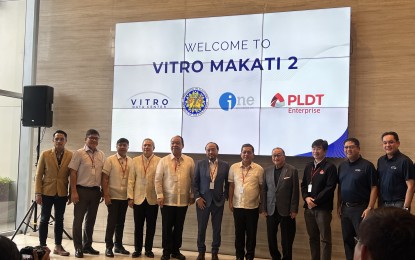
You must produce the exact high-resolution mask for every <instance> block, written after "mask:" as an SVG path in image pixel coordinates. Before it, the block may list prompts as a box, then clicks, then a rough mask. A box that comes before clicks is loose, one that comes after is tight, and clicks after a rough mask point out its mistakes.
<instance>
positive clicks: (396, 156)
mask: <svg viewBox="0 0 415 260" xmlns="http://www.w3.org/2000/svg"><path fill="white" fill-rule="evenodd" d="M382 142H383V150H385V152H386V154H385V155H383V156H381V157H380V158H379V159H378V174H379V191H380V199H381V204H382V205H383V206H385V207H398V208H403V209H405V210H409V208H410V206H411V203H412V198H413V196H414V189H415V186H414V178H415V173H414V165H413V162H412V160H411V159H409V157H408V156H406V155H404V154H403V153H401V152H400V151H399V145H400V142H399V137H398V134H397V133H395V132H386V133H383V134H382Z"/></svg>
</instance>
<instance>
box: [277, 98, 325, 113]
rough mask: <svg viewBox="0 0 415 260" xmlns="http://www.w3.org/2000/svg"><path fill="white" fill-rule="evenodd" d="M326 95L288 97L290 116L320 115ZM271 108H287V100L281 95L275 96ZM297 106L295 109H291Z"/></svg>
mask: <svg viewBox="0 0 415 260" xmlns="http://www.w3.org/2000/svg"><path fill="white" fill-rule="evenodd" d="M323 97H324V94H305V95H298V94H297V95H292V94H290V95H287V106H288V111H287V112H288V113H289V114H320V113H321V109H320V108H317V107H320V106H322V103H323ZM270 105H271V107H274V108H279V107H285V99H284V97H283V96H282V95H281V94H280V93H277V94H275V95H274V96H273V97H272V99H271V104H270ZM290 106H295V107H290Z"/></svg>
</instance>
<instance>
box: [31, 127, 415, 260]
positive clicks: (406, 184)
mask: <svg viewBox="0 0 415 260" xmlns="http://www.w3.org/2000/svg"><path fill="white" fill-rule="evenodd" d="M99 138H100V136H99V133H98V131H96V130H94V129H90V130H88V131H87V133H86V136H85V145H84V147H83V148H81V149H79V150H77V151H75V152H73V153H72V152H70V151H69V150H67V149H66V148H65V144H66V142H67V134H66V133H65V132H64V131H61V130H58V131H56V132H55V133H54V134H53V143H54V147H53V148H52V149H51V150H47V151H44V152H43V153H42V154H41V156H40V159H39V164H38V168H37V173H36V190H35V193H36V202H37V203H38V204H41V205H42V213H41V221H40V228H39V241H40V244H41V245H42V246H46V238H47V226H48V222H49V218H50V215H51V208H52V206H54V208H55V248H54V250H53V253H54V254H58V255H61V256H67V255H69V252H67V251H66V250H65V249H64V248H63V247H62V245H61V242H62V232H63V215H64V212H65V206H66V203H68V204H69V203H74V220H73V243H74V247H75V257H77V258H82V257H83V255H84V254H93V255H97V254H99V252H98V251H97V250H95V249H94V248H93V247H92V241H93V240H92V236H93V229H94V225H95V219H96V215H97V211H98V206H99V203H100V202H102V201H105V205H106V206H107V208H108V218H107V228H106V234H105V243H106V250H105V255H106V256H107V257H114V252H115V253H120V254H124V255H129V254H130V252H129V251H127V250H126V249H125V248H124V246H123V242H122V241H123V230H124V222H125V215H126V211H127V208H128V207H131V208H133V212H134V223H135V230H134V252H133V253H132V257H133V258H136V257H140V256H141V254H142V248H143V244H144V249H145V252H144V254H145V256H146V257H149V258H154V253H153V252H152V248H153V239H154V234H155V229H156V222H157V215H158V209H159V208H160V211H161V216H162V248H163V254H162V256H161V259H162V260H168V259H170V258H176V259H179V260H185V259H186V257H185V256H184V255H183V254H182V253H181V252H180V248H181V246H182V235H183V227H184V222H185V217H186V212H187V209H188V206H189V205H192V204H193V203H196V214H197V220H198V234H197V248H198V252H199V254H198V257H197V260H205V254H206V245H205V239H206V229H207V225H208V222H209V218H211V222H212V229H213V232H212V235H213V238H212V247H211V259H212V260H218V259H219V258H218V252H219V248H220V245H221V225H222V217H223V212H224V205H225V200H228V201H229V209H230V210H231V212H232V213H233V217H234V225H235V256H236V260H242V259H244V258H246V259H247V260H251V259H254V257H255V247H256V235H257V224H258V218H259V215H263V216H265V217H266V223H267V238H268V246H269V252H270V255H271V257H272V259H292V245H293V241H294V237H295V233H296V221H295V218H296V216H297V213H298V206H299V196H300V191H301V195H302V197H303V200H304V218H305V223H306V229H307V233H308V235H309V242H310V249H311V258H312V259H313V260H314V259H331V251H332V250H331V249H332V237H331V220H332V210H333V199H334V191H335V188H336V185H337V184H339V186H338V187H339V188H338V205H337V206H338V207H337V209H338V214H339V216H340V217H341V224H342V233H343V240H344V247H345V253H346V258H347V259H353V253H354V246H355V241H354V237H356V236H357V235H358V234H357V230H358V227H359V224H360V222H361V221H362V219H364V218H365V217H366V216H367V215H368V214H369V212H370V210H371V209H373V208H374V206H375V202H376V199H377V198H378V194H379V205H382V206H394V207H401V208H404V209H407V210H409V207H410V205H411V201H412V197H413V194H414V189H415V187H414V166H413V163H412V161H411V160H410V159H409V158H408V157H407V156H405V155H403V154H402V153H400V152H399V149H398V148H399V138H398V135H397V134H396V133H395V132H387V133H384V134H383V135H382V141H383V147H384V150H385V152H386V154H385V155H384V156H382V157H380V158H379V160H378V164H377V165H378V167H377V170H376V169H375V167H374V165H373V164H372V163H370V162H369V161H367V160H365V159H363V158H362V157H361V155H360V144H359V141H358V140H357V139H356V138H349V139H347V140H346V141H345V142H344V152H345V154H346V157H347V160H345V161H344V162H342V163H341V164H340V166H339V168H338V169H337V168H336V166H335V165H334V164H333V163H331V162H330V161H328V160H327V158H326V153H327V150H328V143H327V141H324V140H322V139H318V140H316V141H314V142H313V144H312V156H313V158H314V160H313V161H312V162H310V163H308V164H307V165H306V166H305V169H304V174H303V178H302V182H301V184H299V176H298V170H297V169H296V168H295V167H294V166H292V165H290V164H288V163H286V162H285V151H284V150H283V149H282V148H280V147H277V148H274V149H273V150H272V162H273V166H271V167H269V168H267V169H265V171H264V169H263V168H262V167H261V166H260V165H258V164H256V163H254V162H253V159H254V147H253V146H252V145H251V144H244V145H242V147H241V154H240V155H241V159H242V160H241V161H240V162H237V163H235V164H233V165H231V166H229V164H228V163H227V162H225V161H222V160H219V159H218V152H219V146H218V145H217V144H216V143H214V142H209V143H208V144H207V145H206V147H205V151H206V159H204V160H201V161H198V162H197V163H196V164H195V162H194V160H193V159H192V158H191V157H189V156H187V155H185V154H183V153H182V150H183V148H184V140H183V138H182V137H181V136H174V137H173V138H172V139H171V142H170V147H171V154H169V155H167V156H165V157H163V158H160V157H158V156H156V155H154V153H153V151H154V149H155V144H154V142H153V140H151V139H149V138H146V139H144V141H143V143H142V150H143V153H142V154H141V155H140V156H137V157H135V158H133V159H132V158H130V157H129V156H127V151H128V147H129V141H128V140H127V139H125V138H120V139H119V140H118V141H117V144H116V148H117V153H116V154H114V155H111V156H109V157H107V158H106V157H105V155H104V153H103V152H102V151H100V150H98V149H97V146H98V142H99ZM68 179H70V188H69V193H70V194H69V196H68V194H67V191H68V184H69V183H68ZM83 222H85V223H84V229H83V230H82V224H83ZM144 222H146V235H145V241H143V233H144V232H143V230H144ZM278 226H280V228H281V246H282V254H281V252H280V251H279V250H278V244H277V233H278ZM320 241H321V245H320ZM320 250H321V251H322V252H320Z"/></svg>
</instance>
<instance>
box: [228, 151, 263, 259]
mask: <svg viewBox="0 0 415 260" xmlns="http://www.w3.org/2000/svg"><path fill="white" fill-rule="evenodd" d="M241 158H242V161H241V162H238V163H234V164H233V165H232V166H231V167H230V169H229V175H228V181H229V209H230V210H231V211H232V212H233V218H234V222H235V251H236V253H235V255H236V260H243V259H244V257H245V258H246V260H252V259H254V257H255V247H256V233H257V227H258V218H259V201H260V191H261V186H262V183H263V181H264V169H263V168H262V167H261V166H260V165H259V164H256V163H254V162H253V159H254V147H253V146H252V145H251V144H244V145H242V148H241ZM245 241H246V243H245ZM245 248H246V252H245Z"/></svg>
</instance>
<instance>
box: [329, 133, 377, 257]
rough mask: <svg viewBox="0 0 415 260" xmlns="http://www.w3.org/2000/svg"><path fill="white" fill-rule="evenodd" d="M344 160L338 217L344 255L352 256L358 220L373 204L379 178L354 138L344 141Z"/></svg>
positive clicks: (340, 182) (340, 179)
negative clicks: (363, 156)
mask: <svg viewBox="0 0 415 260" xmlns="http://www.w3.org/2000/svg"><path fill="white" fill-rule="evenodd" d="M344 153H345V154H346V157H347V160H346V161H344V162H342V163H341V164H340V166H339V171H338V172H339V187H338V189H337V192H338V200H337V212H338V214H339V216H340V219H341V225H342V234H343V242H344V251H345V253H346V259H347V260H352V259H353V255H354V248H355V244H356V243H355V241H354V237H356V236H357V231H358V229H359V225H360V222H361V221H362V219H364V218H365V217H366V216H367V214H368V213H369V211H370V210H371V209H372V208H373V207H374V205H375V202H376V198H377V195H378V188H377V184H378V179H377V174H376V169H375V166H374V165H373V163H371V162H369V161H368V160H366V159H363V158H362V156H361V155H360V142H359V140H357V139H356V138H348V139H346V140H345V141H344Z"/></svg>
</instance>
